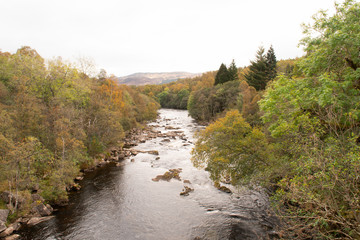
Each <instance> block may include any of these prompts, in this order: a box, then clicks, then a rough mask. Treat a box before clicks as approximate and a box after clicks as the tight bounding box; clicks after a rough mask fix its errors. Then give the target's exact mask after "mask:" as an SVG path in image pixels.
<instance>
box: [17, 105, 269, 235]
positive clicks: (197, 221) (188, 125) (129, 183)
mask: <svg viewBox="0 0 360 240" xmlns="http://www.w3.org/2000/svg"><path fill="white" fill-rule="evenodd" d="M159 112H160V118H159V120H158V121H157V122H156V123H151V124H150V125H153V126H156V127H157V130H159V131H162V132H169V131H176V130H174V129H169V128H178V129H177V131H183V133H184V134H185V137H184V138H183V139H181V138H179V137H176V138H175V139H170V141H162V140H163V139H161V138H158V139H152V140H149V141H147V142H145V143H141V144H139V145H138V146H137V147H135V148H136V149H138V150H143V151H149V150H157V151H158V152H159V156H154V155H151V154H148V153H139V154H138V155H136V156H134V157H132V159H133V161H130V159H128V160H125V162H124V166H122V167H116V166H115V165H112V164H109V165H107V166H105V167H103V168H101V169H97V170H96V171H95V172H93V173H89V174H87V175H86V176H85V178H84V180H83V181H82V182H81V185H82V190H81V191H80V192H78V193H74V194H71V196H70V205H69V206H67V207H65V208H62V209H60V211H59V212H58V213H57V214H56V217H55V218H53V219H52V220H50V221H48V222H43V223H40V224H39V225H37V226H35V227H33V228H27V229H24V231H23V232H22V235H23V236H24V238H23V239H124V240H128V239H129V240H132V239H141V240H147V239H148V240H153V239H154V240H155V239H156V240H161V239H166V240H168V239H174V240H176V239H179V240H183V239H207V240H208V239H210V240H211V239H214V240H215V239H219V240H220V239H264V238H265V237H266V231H267V230H269V229H271V227H272V226H271V222H270V224H269V223H267V222H266V221H268V218H267V215H266V212H267V211H266V210H267V208H268V202H267V199H266V197H265V196H264V194H262V193H259V192H256V191H249V190H243V191H238V192H237V191H236V190H235V193H234V194H227V193H223V192H220V191H219V190H217V189H216V188H215V187H214V186H213V183H212V181H211V180H210V179H209V174H208V173H207V172H205V171H204V170H199V169H196V168H194V167H193V166H192V163H191V161H190V158H191V154H190V151H191V149H192V147H193V146H194V145H193V142H194V139H193V134H194V132H195V131H197V130H199V129H201V128H203V127H201V126H198V125H196V123H194V121H193V120H192V119H191V118H190V117H189V116H188V113H187V111H180V110H170V109H161V110H160V111H159ZM165 128H167V129H165ZM184 139H186V140H184ZM184 144H187V145H185V146H184ZM157 157H160V158H159V159H156V158H157ZM175 168H181V169H182V171H181V173H180V176H181V178H182V180H185V179H186V180H188V181H190V183H187V184H184V183H183V181H178V180H175V179H172V180H171V181H169V182H167V181H159V182H154V181H152V180H151V179H153V178H154V177H156V176H157V175H161V174H164V173H165V172H166V171H168V170H169V169H175ZM184 185H187V186H189V187H191V188H193V189H194V191H193V192H190V194H189V196H186V197H184V196H180V195H179V193H180V192H181V191H182V189H183V188H184Z"/></svg>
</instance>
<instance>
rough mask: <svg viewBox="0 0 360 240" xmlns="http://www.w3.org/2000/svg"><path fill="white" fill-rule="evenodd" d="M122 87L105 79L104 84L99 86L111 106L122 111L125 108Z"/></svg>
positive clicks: (113, 81) (111, 80)
mask: <svg viewBox="0 0 360 240" xmlns="http://www.w3.org/2000/svg"><path fill="white" fill-rule="evenodd" d="M123 87H124V86H120V85H118V84H117V83H116V82H115V80H113V79H105V81H104V83H103V84H102V85H101V86H100V91H101V92H102V93H103V94H104V95H105V96H106V97H107V98H108V101H109V103H111V105H112V106H114V107H115V108H118V109H119V110H123V109H124V107H125V102H124V99H123V89H122V88H123Z"/></svg>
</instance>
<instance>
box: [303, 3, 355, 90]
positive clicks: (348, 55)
mask: <svg viewBox="0 0 360 240" xmlns="http://www.w3.org/2000/svg"><path fill="white" fill-rule="evenodd" d="M359 5H360V4H359V3H358V2H356V1H353V0H346V1H345V2H344V3H343V4H336V5H335V7H336V14H335V15H333V16H330V17H329V16H328V15H327V14H326V12H325V11H320V12H319V13H318V14H317V15H315V16H314V17H313V19H314V21H315V23H314V24H312V25H311V24H308V25H305V24H304V25H303V28H304V31H303V32H304V34H305V37H304V38H303V39H302V40H301V42H300V44H301V45H302V46H304V49H305V51H306V52H307V56H306V58H305V59H303V61H301V63H300V67H301V69H302V70H303V71H304V73H305V74H307V75H308V76H319V75H320V74H323V73H329V74H331V75H334V79H337V80H339V81H343V80H345V79H348V78H351V79H352V80H351V81H352V85H353V86H354V87H355V88H356V89H360V71H359V69H360V55H359V49H360V42H359V34H360V24H359ZM314 33H316V34H314Z"/></svg>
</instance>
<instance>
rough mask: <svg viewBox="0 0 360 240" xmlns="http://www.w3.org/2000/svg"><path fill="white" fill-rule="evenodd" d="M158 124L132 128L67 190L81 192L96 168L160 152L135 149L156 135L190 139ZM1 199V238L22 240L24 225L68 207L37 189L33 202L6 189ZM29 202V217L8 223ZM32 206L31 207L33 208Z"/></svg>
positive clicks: (37, 221) (41, 219) (179, 132)
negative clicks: (52, 202) (50, 201)
mask: <svg viewBox="0 0 360 240" xmlns="http://www.w3.org/2000/svg"><path fill="white" fill-rule="evenodd" d="M155 127H157V126H146V127H144V128H142V129H132V130H131V131H129V132H128V133H127V135H126V137H125V139H124V141H123V143H122V144H121V145H120V146H118V147H114V148H112V149H110V150H109V151H108V152H107V153H106V154H103V155H101V156H100V158H99V159H97V160H96V161H95V164H94V165H93V166H91V167H89V168H86V169H82V170H81V171H80V173H79V175H78V176H77V177H76V178H75V179H74V182H73V183H72V184H71V185H70V186H68V187H67V191H68V192H71V191H79V190H80V189H81V185H80V183H81V182H80V181H81V180H82V179H83V177H84V174H86V173H88V172H92V171H94V170H95V169H96V168H100V167H102V166H105V165H106V164H109V163H116V164H117V165H118V166H121V165H122V162H123V161H124V160H125V159H129V158H131V157H133V156H136V155H137V154H139V153H148V154H151V155H159V153H158V151H157V150H147V151H142V150H135V149H132V148H133V147H135V146H138V144H139V143H144V142H146V141H148V140H151V139H154V138H163V139H162V142H164V143H165V142H169V141H170V140H171V139H175V138H179V139H182V140H184V141H186V140H187V139H186V137H185V135H184V133H183V131H179V130H178V129H177V128H174V127H171V126H168V127H166V130H167V132H164V133H162V132H161V131H157V130H154V128H155ZM0 200H1V201H2V202H4V203H5V204H6V205H7V209H0V239H6V240H12V239H19V238H20V236H19V235H18V234H17V231H18V230H19V229H20V228H21V227H22V226H24V225H29V226H33V225H36V224H38V223H40V222H43V221H47V220H49V219H51V218H52V217H53V216H52V214H53V212H54V208H55V210H56V208H58V207H61V206H65V205H67V204H68V202H67V201H59V202H57V203H56V204H55V205H53V206H51V205H49V204H47V203H46V201H45V200H44V199H43V198H42V197H41V196H40V194H39V193H38V189H34V190H33V193H32V194H31V203H30V204H29V203H26V202H25V199H23V198H21V197H16V194H13V193H10V192H3V193H1V194H0ZM25 205H27V208H30V209H29V210H28V213H27V214H25V216H23V217H20V218H18V219H16V220H15V221H11V222H12V223H10V224H9V223H8V222H9V221H10V220H9V215H11V210H12V209H21V208H22V206H25ZM29 206H30V207H29Z"/></svg>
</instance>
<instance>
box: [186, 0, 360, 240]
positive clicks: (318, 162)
mask: <svg viewBox="0 0 360 240" xmlns="http://www.w3.org/2000/svg"><path fill="white" fill-rule="evenodd" d="M359 16H360V3H358V2H356V1H352V0H346V1H345V2H344V3H341V4H336V12H335V14H334V15H332V16H329V15H327V13H326V12H324V11H320V12H319V13H318V14H317V15H315V16H314V19H313V23H311V24H309V25H304V38H303V39H302V40H301V42H300V45H301V46H303V47H304V50H305V52H306V55H305V56H304V57H303V58H301V59H297V60H296V62H295V63H294V64H291V65H290V64H289V65H287V64H282V65H281V68H282V69H283V70H282V73H281V74H280V73H279V72H278V73H277V74H276V76H275V75H273V76H274V78H271V79H269V78H267V77H264V76H265V75H266V74H267V73H269V72H268V71H266V70H265V69H266V68H265V66H266V64H262V65H261V66H258V67H257V68H254V67H253V68H252V67H249V69H247V71H249V72H250V71H253V73H254V69H256V71H257V73H258V74H255V73H254V74H252V73H249V72H247V73H246V75H245V76H251V75H253V76H259V78H258V80H257V81H256V83H257V85H254V84H252V83H251V79H252V78H250V77H245V79H246V81H247V86H246V87H245V83H244V82H239V81H237V82H236V83H235V82H233V83H232V82H226V83H223V84H217V85H216V86H215V88H214V89H211V90H210V88H201V89H198V90H197V91H193V92H192V93H191V94H190V98H189V103H188V107H189V112H190V114H192V115H193V116H195V118H196V119H198V120H203V119H217V120H216V121H215V122H213V123H212V124H210V125H209V126H208V127H207V128H206V129H205V130H204V131H203V132H200V133H199V134H198V141H197V143H196V146H195V148H194V150H193V162H194V164H195V165H197V166H204V167H206V169H207V170H208V171H209V172H210V174H211V177H212V179H213V180H214V181H216V182H221V181H225V180H229V179H230V181H231V183H232V184H234V185H239V184H244V183H248V182H252V183H258V184H262V185H263V186H265V187H267V188H268V189H271V190H272V197H273V200H274V203H275V206H276V208H277V209H278V214H279V216H281V217H282V219H283V221H284V223H285V224H284V225H283V227H284V228H287V229H286V231H283V232H282V233H280V234H279V235H281V236H282V238H285V239H359V238H360V201H359V199H360V145H359V144H360V137H359V136H360V128H359V119H360V42H359V37H360V21H359V19H360V17H359ZM263 53H264V51H263V50H261V49H260V50H259V51H258V53H257V54H258V55H257V57H256V59H257V60H256V61H258V60H259V59H261V57H259V54H260V55H261V54H263ZM256 61H254V62H252V66H254V63H256ZM288 63H290V61H289V62H288ZM272 64H274V62H272ZM271 74H274V72H272V73H271ZM262 75H263V76H262ZM240 80H244V79H243V78H241V77H240ZM259 81H260V82H259ZM227 84H229V87H226V86H227ZM230 85H231V86H230ZM237 86H242V88H241V87H240V89H249V90H248V92H249V93H251V94H245V93H244V90H239V88H237ZM253 87H255V88H256V90H257V91H255V89H253ZM225 89H226V90H225ZM230 89H231V91H229V90H230ZM235 89H236V90H235ZM222 94H224V95H226V96H228V97H229V98H228V99H230V101H229V103H227V104H226V103H224V102H223V101H221V100H220V99H221V97H222V96H224V95H222ZM244 96H246V97H244ZM244 98H246V99H250V100H249V101H244V100H242V99H244ZM255 102H256V106H253V105H251V104H255ZM214 103H216V104H214ZM197 104H201V105H200V106H198V105H197ZM244 105H245V106H247V107H245V109H249V110H248V111H249V114H250V116H251V117H250V118H249V115H246V111H245V112H244V111H243V110H242V108H240V106H241V107H243V106H244ZM224 106H226V107H224ZM197 107H198V108H199V109H197V110H196V111H194V110H195V109H196V108H197ZM204 112H206V114H204ZM196 116H199V117H196ZM217 117H219V118H217ZM259 120H260V121H259ZM226 182H228V181H226Z"/></svg>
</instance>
